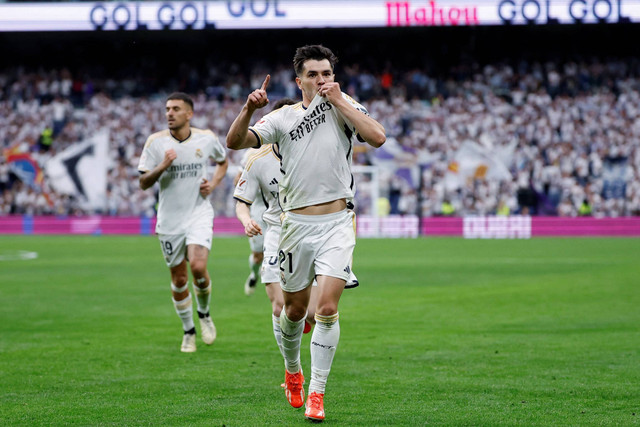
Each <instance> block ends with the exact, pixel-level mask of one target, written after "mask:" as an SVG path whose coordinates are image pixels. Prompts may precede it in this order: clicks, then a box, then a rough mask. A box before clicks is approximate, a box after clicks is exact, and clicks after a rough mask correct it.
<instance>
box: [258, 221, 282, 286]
mask: <svg viewBox="0 0 640 427" xmlns="http://www.w3.org/2000/svg"><path fill="white" fill-rule="evenodd" d="M280 229H281V227H280V226H279V225H270V224H269V225H268V226H267V230H266V232H265V234H264V258H263V259H262V270H261V271H260V277H261V280H262V283H265V284H266V283H278V282H279V281H280V266H279V265H278V243H279V241H280Z"/></svg>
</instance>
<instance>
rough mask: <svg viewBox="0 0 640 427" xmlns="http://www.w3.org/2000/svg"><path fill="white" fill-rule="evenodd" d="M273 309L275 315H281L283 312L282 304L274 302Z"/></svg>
mask: <svg viewBox="0 0 640 427" xmlns="http://www.w3.org/2000/svg"><path fill="white" fill-rule="evenodd" d="M271 311H272V312H273V315H274V316H276V317H280V314H281V313H282V305H280V304H277V303H274V304H272V305H271Z"/></svg>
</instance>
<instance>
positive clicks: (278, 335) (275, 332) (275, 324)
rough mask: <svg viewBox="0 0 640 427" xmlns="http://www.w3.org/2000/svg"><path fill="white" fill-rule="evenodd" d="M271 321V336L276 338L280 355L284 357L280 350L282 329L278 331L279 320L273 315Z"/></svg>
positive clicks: (282, 351)
mask: <svg viewBox="0 0 640 427" xmlns="http://www.w3.org/2000/svg"><path fill="white" fill-rule="evenodd" d="M271 321H272V322H273V336H274V337H276V342H277V343H278V348H279V349H280V354H282V357H284V350H283V349H282V329H280V318H279V317H277V316H276V315H275V314H271Z"/></svg>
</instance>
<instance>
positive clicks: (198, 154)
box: [196, 148, 204, 159]
mask: <svg viewBox="0 0 640 427" xmlns="http://www.w3.org/2000/svg"><path fill="white" fill-rule="evenodd" d="M203 156H204V154H202V150H201V149H199V148H197V149H196V157H197V158H199V159H201V158H202V157H203Z"/></svg>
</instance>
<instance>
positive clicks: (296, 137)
mask: <svg viewBox="0 0 640 427" xmlns="http://www.w3.org/2000/svg"><path fill="white" fill-rule="evenodd" d="M342 96H343V97H344V98H345V99H347V100H348V101H349V102H350V103H351V104H352V105H353V106H354V107H355V108H356V109H358V110H360V111H362V112H363V113H364V114H368V113H367V110H366V109H365V108H364V107H363V106H362V105H360V104H359V103H357V102H356V101H354V100H353V99H352V98H351V97H350V96H348V95H347V94H345V93H343V94H342ZM249 130H250V131H252V132H254V133H255V134H256V135H257V136H258V139H259V140H260V144H269V143H274V144H276V145H277V146H278V153H279V155H280V160H281V170H282V173H283V177H282V180H281V182H280V191H279V198H280V206H281V207H282V210H284V211H289V210H292V209H298V208H303V207H305V206H312V205H317V204H320V203H325V202H331V201H333V200H338V199H352V198H353V176H352V175H351V158H352V156H353V143H352V137H353V136H354V135H355V132H356V130H355V128H354V126H353V124H351V123H350V122H349V121H348V120H347V119H346V118H345V117H344V116H343V115H342V114H341V113H340V112H339V110H338V109H337V108H336V107H334V106H333V105H332V104H331V103H330V102H329V101H327V99H326V98H325V97H322V96H320V95H316V96H315V97H314V98H313V100H312V101H311V103H310V104H309V107H307V108H304V107H303V105H302V103H301V102H299V103H297V104H294V105H287V106H284V107H282V108H280V109H278V110H276V111H273V112H271V113H269V114H267V115H265V116H264V117H263V118H262V119H261V120H259V121H258V122H257V123H256V124H255V125H254V126H251V127H250V128H249Z"/></svg>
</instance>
